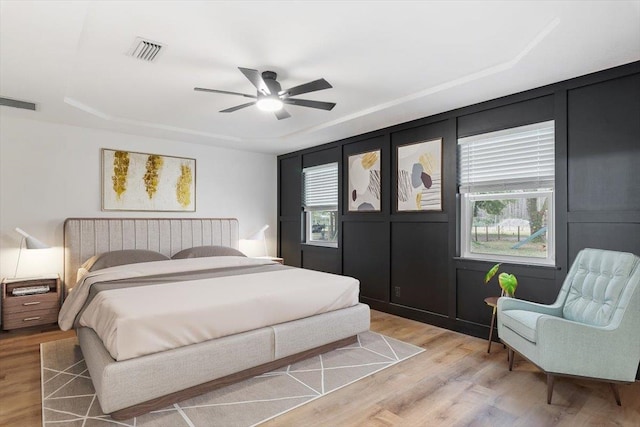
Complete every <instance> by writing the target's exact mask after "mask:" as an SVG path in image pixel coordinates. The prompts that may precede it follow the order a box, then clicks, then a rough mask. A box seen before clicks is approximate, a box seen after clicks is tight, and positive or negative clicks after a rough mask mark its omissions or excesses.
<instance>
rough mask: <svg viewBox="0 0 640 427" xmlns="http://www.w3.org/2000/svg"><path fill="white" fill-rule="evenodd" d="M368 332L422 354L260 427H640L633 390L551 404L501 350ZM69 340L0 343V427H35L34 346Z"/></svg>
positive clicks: (473, 342) (594, 387)
mask: <svg viewBox="0 0 640 427" xmlns="http://www.w3.org/2000/svg"><path fill="white" fill-rule="evenodd" d="M371 321H372V322H371V329H372V330H374V331H376V332H380V333H383V334H385V335H388V336H391V337H394V338H397V339H400V340H402V341H406V342H410V343H413V344H415V345H418V346H421V347H423V348H424V349H425V350H426V351H425V352H423V353H421V354H419V355H418V356H415V357H413V358H411V359H409V360H406V361H404V362H402V363H400V364H398V365H396V366H394V367H392V368H389V369H385V370H383V371H381V372H378V373H377V374H374V375H372V376H370V377H367V378H365V379H363V380H360V381H358V382H356V383H354V384H352V385H350V386H348V387H345V388H343V389H341V390H338V391H336V392H333V393H331V394H329V395H328V396H325V397H323V398H320V399H318V400H316V401H314V402H311V403H309V404H306V405H304V406H302V407H300V408H298V409H295V410H293V411H291V412H289V413H286V414H284V415H282V416H280V417H278V418H276V419H274V420H272V421H270V422H268V423H266V424H265V425H266V426H407V427H409V426H411V427H413V426H437V425H444V426H455V425H461V426H462V425H464V426H467V425H472V426H587V425H590V426H609V425H611V426H615V425H625V426H640V382H636V383H634V384H632V385H625V386H621V387H620V394H621V396H622V407H618V406H617V405H616V404H615V401H614V399H613V395H612V393H611V391H610V389H609V387H608V386H607V385H606V384H603V383H598V382H594V381H582V380H574V379H564V378H559V379H557V380H556V385H555V390H554V395H553V404H552V405H547V403H546V381H545V377H544V375H543V374H542V373H540V372H539V371H538V370H537V369H536V368H535V367H533V366H532V365H531V364H529V363H528V362H526V361H524V360H522V359H519V358H516V363H515V366H514V370H513V372H509V371H508V368H507V357H506V350H504V349H503V348H502V346H501V345H497V344H494V345H493V346H492V349H491V354H487V346H486V344H487V342H486V340H482V339H479V338H473V337H469V336H466V335H462V334H459V333H456V332H452V331H448V330H445V329H440V328H437V327H434V326H430V325H425V324H423V323H419V322H414V321H411V320H407V319H403V318H400V317H396V316H393V315H390V314H386V313H380V312H377V311H372V312H371ZM70 336H73V332H60V331H57V330H50V331H36V332H34V331H30V332H26V333H25V332H19V333H16V332H13V333H2V334H0V426H39V425H40V420H41V413H40V411H41V409H40V405H41V404H40V356H39V344H40V343H41V342H46V341H52V340H57V339H62V338H67V337H70Z"/></svg>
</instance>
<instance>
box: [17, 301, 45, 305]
mask: <svg viewBox="0 0 640 427" xmlns="http://www.w3.org/2000/svg"><path fill="white" fill-rule="evenodd" d="M41 302H42V301H32V302H25V303H22V305H38V304H40V303H41Z"/></svg>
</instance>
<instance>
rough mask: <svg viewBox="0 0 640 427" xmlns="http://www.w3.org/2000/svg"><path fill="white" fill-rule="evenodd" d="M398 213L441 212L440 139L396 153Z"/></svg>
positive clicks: (423, 142)
mask: <svg viewBox="0 0 640 427" xmlns="http://www.w3.org/2000/svg"><path fill="white" fill-rule="evenodd" d="M396 159H397V171H398V172H397V178H396V181H397V204H396V208H397V211H398V212H416V211H442V138H438V139H432V140H429V141H421V142H417V143H411V144H406V145H400V146H398V149H397V156H396Z"/></svg>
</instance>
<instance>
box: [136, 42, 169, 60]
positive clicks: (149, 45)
mask: <svg viewBox="0 0 640 427" xmlns="http://www.w3.org/2000/svg"><path fill="white" fill-rule="evenodd" d="M163 48H164V46H163V45H161V44H160V43H158V42H154V41H151V40H147V39H143V38H142V37H137V38H136V40H135V41H134V42H133V46H132V47H131V50H130V51H129V55H130V56H133V57H134V58H138V59H142V60H143V61H149V62H153V61H155V60H156V59H157V58H158V54H159V53H160V50H162V49H163Z"/></svg>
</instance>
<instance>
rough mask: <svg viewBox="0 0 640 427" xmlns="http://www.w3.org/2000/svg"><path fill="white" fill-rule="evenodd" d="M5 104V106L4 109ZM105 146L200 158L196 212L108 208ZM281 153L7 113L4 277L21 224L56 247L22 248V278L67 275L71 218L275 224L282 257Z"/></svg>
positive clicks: (2, 143)
mask: <svg viewBox="0 0 640 427" xmlns="http://www.w3.org/2000/svg"><path fill="white" fill-rule="evenodd" d="M3 108H4V107H3ZM101 148H113V149H120V150H127V151H139V152H144V153H154V154H164V155H171V156H179V157H190V158H195V159H196V209H197V210H196V212H195V213H191V212H188V213H183V212H171V213H162V212H102V211H101V199H100V198H101V196H100V188H101V186H100V182H101V167H100V162H101V157H100V156H101V151H100V149H101ZM276 171H277V167H276V157H275V156H274V155H267V154H259V153H251V152H246V151H236V150H229V149H223V148H215V147H209V146H205V145H198V144H191V143H185V142H180V141H170V140H164V139H154V138H145V137H140V136H134V135H128V134H123V133H114V132H108V131H102V130H95V129H88V128H80V127H74V126H68V125H60V124H52V123H46V122H40V121H34V120H27V119H22V118H16V117H11V116H9V115H8V114H3V113H2V112H0V276H2V277H13V274H14V269H15V267H16V261H17V256H18V248H19V245H20V235H19V234H17V233H16V232H15V231H14V229H15V227H20V228H22V229H24V230H25V231H26V232H27V233H29V234H31V235H33V236H34V237H36V238H38V239H39V240H42V241H43V242H45V243H47V244H48V245H50V246H52V249H46V250H29V251H25V250H23V251H22V258H21V260H20V269H19V271H18V276H19V277H24V276H31V275H39V274H47V273H59V274H60V275H62V271H63V259H62V253H63V252H62V240H63V238H62V236H63V233H62V231H63V229H62V226H63V222H64V220H65V218H68V217H100V216H105V217H168V218H170V217H191V216H192V217H236V218H238V219H239V221H240V237H241V238H243V237H247V236H249V235H250V234H252V233H254V232H255V231H256V230H258V229H259V228H260V227H261V226H262V225H264V224H269V226H270V228H269V229H268V230H267V233H266V234H267V239H268V247H269V254H270V255H275V254H276V243H275V240H276V201H277V197H276V191H277V190H276V185H277V182H276V181H277V180H276V173H277V172H276Z"/></svg>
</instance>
